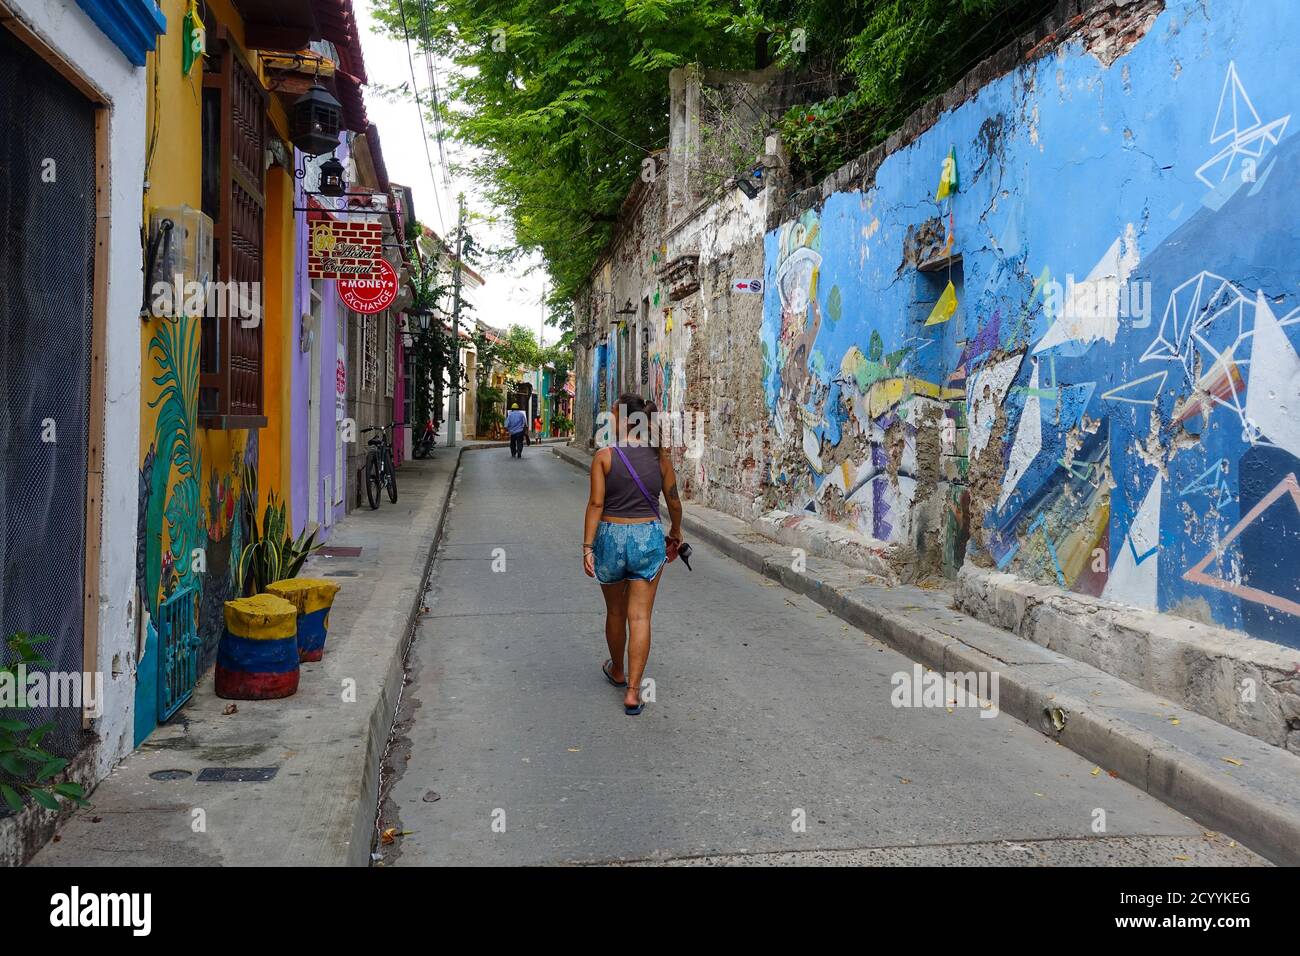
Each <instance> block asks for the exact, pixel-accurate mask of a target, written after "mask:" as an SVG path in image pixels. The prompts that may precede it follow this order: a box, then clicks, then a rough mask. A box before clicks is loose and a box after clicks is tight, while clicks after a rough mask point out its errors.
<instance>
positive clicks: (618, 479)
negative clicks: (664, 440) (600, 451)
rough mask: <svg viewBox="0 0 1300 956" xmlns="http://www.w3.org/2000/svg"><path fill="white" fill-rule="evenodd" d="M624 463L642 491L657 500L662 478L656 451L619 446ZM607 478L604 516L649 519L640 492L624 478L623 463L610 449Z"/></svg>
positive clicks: (646, 502)
mask: <svg viewBox="0 0 1300 956" xmlns="http://www.w3.org/2000/svg"><path fill="white" fill-rule="evenodd" d="M619 447H620V449H621V450H622V452H623V454H625V455H627V460H628V461H629V462H631V463H632V467H633V468H635V469H636V473H637V475H638V476H639V477H640V478H641V484H643V485H645V490H646V491H648V492H650V494H651V495H653V496H654V499H655V501H656V502H657V501H658V500H659V493H660V492H661V491H662V490H663V483H664V476H663V473H662V472H661V471H660V470H659V449H658V448H657V447H653V446H649V445H620V446H619ZM609 455H610V459H609V474H608V475H606V476H605V510H604V514H607V515H610V516H612V517H615V518H653V517H654V516H655V513H654V511H653V509H651V507H650V502H648V501H646V498H645V495H643V494H641V489H640V488H638V487H637V486H636V482H635V481H633V480H632V476H631V475H629V474H628V471H627V468H626V467H625V466H624V465H623V460H622V459H621V458H619V457H618V452H616V451H614V450H613V449H612V448H611V449H610V452H609Z"/></svg>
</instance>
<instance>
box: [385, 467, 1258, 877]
mask: <svg viewBox="0 0 1300 956" xmlns="http://www.w3.org/2000/svg"><path fill="white" fill-rule="evenodd" d="M586 491H587V482H586V477H585V475H583V474H582V473H581V472H580V471H578V470H577V469H575V468H574V467H573V466H572V465H569V464H567V463H565V462H562V461H560V460H559V459H557V458H556V457H555V456H554V455H553V454H552V453H551V452H550V451H549V450H546V449H544V448H539V447H537V446H534V447H531V448H527V449H525V451H524V457H523V458H522V459H519V460H515V459H512V458H510V456H509V453H508V451H507V450H506V449H491V450H479V451H470V452H467V453H466V454H465V457H464V459H463V461H462V464H461V472H460V476H459V479H458V484H457V488H456V490H455V492H454V493H453V498H452V504H451V509H450V512H449V515H448V523H447V529H446V536H445V539H444V543H443V545H442V548H441V550H440V553H439V557H438V559H437V562H436V565H435V570H434V574H433V578H432V580H431V583H430V589H429V592H428V594H427V596H426V602H425V603H426V604H427V605H428V608H429V610H428V613H427V614H425V615H424V616H423V618H422V621H421V623H420V625H419V628H418V630H417V632H416V635H415V639H414V646H413V649H412V653H411V661H410V674H409V684H408V686H407V687H406V689H405V692H404V696H403V701H402V705H401V707H400V709H399V713H398V723H397V726H396V728H395V732H394V739H393V741H392V744H391V749H390V753H389V758H388V764H389V773H388V775H387V779H386V781H385V785H386V786H387V787H389V788H390V789H389V792H388V798H387V800H386V801H385V803H384V805H383V808H382V812H381V821H380V823H381V827H382V828H394V829H395V830H396V831H398V833H399V834H400V835H398V836H396V838H395V839H393V840H392V842H391V843H389V844H387V845H383V846H381V847H380V848H379V850H380V853H381V854H382V864H383V865H384V866H394V865H428V864H434V865H441V864H470V865H474V864H485V865H486V864H565V863H644V862H672V863H675V864H686V865H695V864H712V863H722V864H750V865H753V864H770V865H790V864H795V865H798V864H861V863H866V864H889V863H894V864H909V863H925V864H939V865H945V864H947V865H951V864H1022V865H1024V864H1103V865H1104V864H1146V865H1196V864H1207V863H1214V864H1256V863H1259V862H1261V861H1259V859H1258V858H1257V857H1255V856H1254V855H1253V854H1250V853H1249V852H1248V851H1246V850H1244V849H1243V848H1240V847H1237V846H1235V845H1233V844H1231V842H1230V841H1229V840H1227V839H1226V838H1224V837H1222V836H1219V835H1217V834H1206V833H1205V831H1204V829H1203V828H1202V827H1200V826H1199V825H1197V824H1196V823H1195V822H1194V821H1192V820H1190V819H1188V818H1187V817H1185V816H1183V815H1181V814H1179V813H1177V812H1176V811H1174V810H1172V809H1170V808H1168V807H1166V806H1165V805H1163V804H1161V803H1159V802H1158V801H1156V800H1155V799H1153V798H1151V797H1149V796H1147V795H1146V794H1144V793H1142V792H1141V791H1139V790H1137V789H1135V788H1133V787H1132V786H1130V785H1129V784H1126V783H1124V782H1123V781H1121V780H1118V779H1115V778H1112V777H1110V776H1108V775H1107V773H1106V772H1105V770H1104V769H1099V768H1094V767H1093V766H1092V765H1091V764H1089V763H1088V762H1086V761H1085V760H1084V759H1083V758H1081V757H1079V756H1078V755H1076V754H1074V753H1072V752H1071V751H1069V750H1067V749H1065V748H1064V747H1062V746H1060V745H1058V744H1056V743H1055V742H1053V741H1050V740H1048V739H1047V738H1046V737H1044V736H1042V735H1041V734H1039V733H1037V732H1036V731H1033V730H1031V729H1029V728H1028V727H1026V726H1024V725H1022V724H1020V723H1019V722H1017V721H1016V720H1014V719H1012V718H1010V717H1007V716H1005V715H999V716H997V717H995V718H992V719H990V718H986V717H981V716H980V715H979V711H978V710H976V709H973V708H954V709H952V710H949V708H947V707H943V706H941V707H930V708H920V707H918V708H898V707H894V706H893V705H892V704H891V695H892V691H893V685H892V683H891V677H892V675H894V674H895V673H897V672H900V671H901V672H907V673H910V672H911V667H912V664H911V661H909V660H907V659H906V658H904V657H902V656H901V655H899V654H898V653H896V652H894V651H892V650H890V649H888V648H886V647H885V646H884V645H882V644H880V643H879V642H877V641H876V640H875V639H873V638H872V637H871V636H870V635H867V634H864V633H863V632H861V631H859V630H856V629H854V628H851V627H849V626H848V625H846V624H844V623H843V622H842V621H840V620H838V619H837V618H835V617H833V616H831V615H830V614H828V613H827V612H826V611H825V610H823V609H822V608H820V607H818V606H817V605H815V604H813V603H812V602H811V601H809V600H807V599H806V598H803V597H800V596H796V595H794V594H792V593H790V592H788V591H786V590H785V589H784V588H781V587H780V586H777V585H775V584H774V583H773V582H771V581H768V580H766V579H764V578H763V577H761V576H760V575H758V574H755V573H754V572H752V571H750V570H749V569H747V568H744V567H742V566H741V565H739V564H736V563H735V562H733V561H731V560H729V559H727V558H725V557H723V556H721V555H720V554H719V553H717V552H716V551H714V550H712V549H711V548H709V547H708V546H706V545H704V544H702V543H697V544H695V551H696V557H695V558H693V564H694V566H695V570H694V572H688V571H687V570H686V569H685V568H684V567H682V566H681V564H680V563H676V564H674V565H671V566H670V567H669V568H668V569H667V571H666V572H665V580H664V582H663V584H662V585H661V587H660V590H659V598H658V602H657V607H656V613H655V618H654V637H653V644H652V648H651V653H650V664H649V668H648V670H647V674H648V676H649V677H651V678H653V679H654V681H655V688H654V690H655V700H654V701H653V702H652V703H649V704H648V705H647V706H646V708H645V712H644V713H643V714H642V715H641V716H638V717H628V716H626V715H624V713H623V708H622V705H621V696H620V694H621V692H620V691H618V690H616V689H615V688H613V687H611V686H610V685H609V684H607V683H606V682H605V680H604V678H603V677H602V676H601V673H600V665H601V663H602V662H603V661H604V660H605V658H606V651H605V643H604V639H603V615H604V612H603V604H602V601H601V596H600V593H599V588H598V586H597V585H596V584H595V583H594V582H593V581H592V580H591V579H589V578H587V577H586V576H585V575H584V574H583V573H582V568H581V548H580V541H581V533H582V514H583V507H584V505H585V503H586ZM497 549H500V550H497ZM501 558H504V570H499V571H494V570H493V562H494V559H495V560H497V562H498V563H497V566H498V567H500V566H501V565H500V559H501ZM1094 771H1097V772H1094ZM1098 811H1104V825H1105V829H1104V832H1101V833H1098V832H1096V831H1095V829H1094V827H1095V826H1096V823H1097V821H1098V820H1100V819H1101V817H1100V816H1099V815H1098ZM800 820H802V821H803V822H804V827H803V828H802V829H800V828H799V826H798V824H799V822H800Z"/></svg>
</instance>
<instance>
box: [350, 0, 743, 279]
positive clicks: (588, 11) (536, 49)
mask: <svg viewBox="0 0 1300 956" xmlns="http://www.w3.org/2000/svg"><path fill="white" fill-rule="evenodd" d="M374 12H375V16H376V19H377V20H378V21H379V22H380V24H381V25H382V27H383V29H384V30H385V31H386V32H387V33H388V34H389V35H391V36H395V37H397V38H399V39H400V38H403V37H404V36H409V37H410V38H411V41H412V47H413V48H414V49H416V50H423V49H426V48H428V49H431V50H432V51H433V52H434V53H435V54H436V55H437V56H438V57H439V59H440V60H441V61H443V62H448V61H449V62H451V63H452V64H454V73H453V75H452V77H451V78H450V81H449V83H448V84H447V87H448V88H447V90H446V91H445V93H446V94H447V102H445V103H444V104H443V108H442V117H441V119H442V120H443V121H444V122H446V124H447V126H448V128H449V130H450V131H451V133H452V134H453V135H454V136H455V137H456V138H457V139H459V140H460V141H462V142H464V143H467V144H469V145H470V146H472V147H475V149H476V151H478V154H479V156H480V158H479V159H478V160H477V161H475V162H474V163H473V164H472V165H471V168H470V169H469V172H470V174H471V175H472V176H473V177H474V178H475V179H476V180H477V181H478V182H479V183H480V185H481V186H482V187H483V189H484V190H485V192H486V195H487V198H488V199H489V200H491V201H492V202H494V203H495V204H498V205H499V206H501V207H502V208H503V209H506V210H509V215H510V217H511V220H512V222H511V225H512V226H513V229H514V235H515V239H516V242H517V243H518V245H519V246H520V247H522V248H524V249H535V250H539V251H540V252H541V253H542V255H543V257H544V258H545V260H546V263H547V268H548V271H549V272H550V275H551V279H552V293H551V296H550V299H551V301H552V302H553V303H563V302H566V301H567V300H568V299H569V298H570V297H571V296H572V295H573V293H574V292H575V291H576V290H577V288H578V287H579V286H580V285H581V284H582V283H583V281H584V280H585V279H586V277H587V273H588V272H589V271H590V269H591V266H592V264H593V263H594V262H595V260H596V256H597V255H598V254H599V252H600V250H601V248H603V246H604V245H605V243H606V242H607V241H608V240H609V236H610V230H611V227H612V225H613V223H614V221H615V219H616V215H617V212H618V207H619V204H620V203H621V202H622V201H623V199H624V197H625V196H626V195H627V191H628V189H629V188H630V186H631V185H632V183H633V182H634V181H635V179H636V177H637V176H638V175H639V174H640V172H641V169H642V165H641V164H642V160H644V159H645V158H646V157H647V155H648V154H649V152H650V151H652V150H655V149H660V148H663V147H664V146H666V145H667V143H668V71H669V70H670V69H671V68H673V67H676V66H682V65H685V64H688V63H692V62H703V63H708V64H710V65H714V66H724V67H725V66H748V65H751V62H752V61H751V59H750V53H749V50H750V45H749V43H748V42H747V41H744V40H743V39H742V38H740V37H739V36H737V34H736V33H735V32H734V31H728V30H727V29H726V27H727V26H728V24H730V23H731V22H732V21H733V19H734V16H735V13H736V6H735V3H734V2H730V0H559V2H556V0H547V2H538V0H443V2H440V3H437V4H434V3H431V2H428V0H376V2H375V4H374Z"/></svg>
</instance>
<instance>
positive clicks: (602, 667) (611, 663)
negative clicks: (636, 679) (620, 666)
mask: <svg viewBox="0 0 1300 956" xmlns="http://www.w3.org/2000/svg"><path fill="white" fill-rule="evenodd" d="M613 666H614V661H613V659H612V658H611V659H610V660H607V661H605V663H603V664H601V665H600V672H601V673H602V674H604V675H605V680H607V681H609V682H610V683H611V684H613V685H614V686H615V687H626V686H627V681H623V682H622V683H621V684H620V683H619V682H618V681H616V680H614V678H612V677H610V676H609V672H610V669H611V668H613Z"/></svg>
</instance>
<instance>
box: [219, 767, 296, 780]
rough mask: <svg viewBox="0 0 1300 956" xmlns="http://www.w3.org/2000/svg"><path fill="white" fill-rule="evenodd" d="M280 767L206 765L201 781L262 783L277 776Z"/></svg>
mask: <svg viewBox="0 0 1300 956" xmlns="http://www.w3.org/2000/svg"><path fill="white" fill-rule="evenodd" d="M279 769H280V768H279V767H204V768H203V769H202V770H200V771H199V783H260V782H261V781H263V780H270V779H271V778H272V777H274V776H275V772H276V771H277V770H279Z"/></svg>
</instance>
